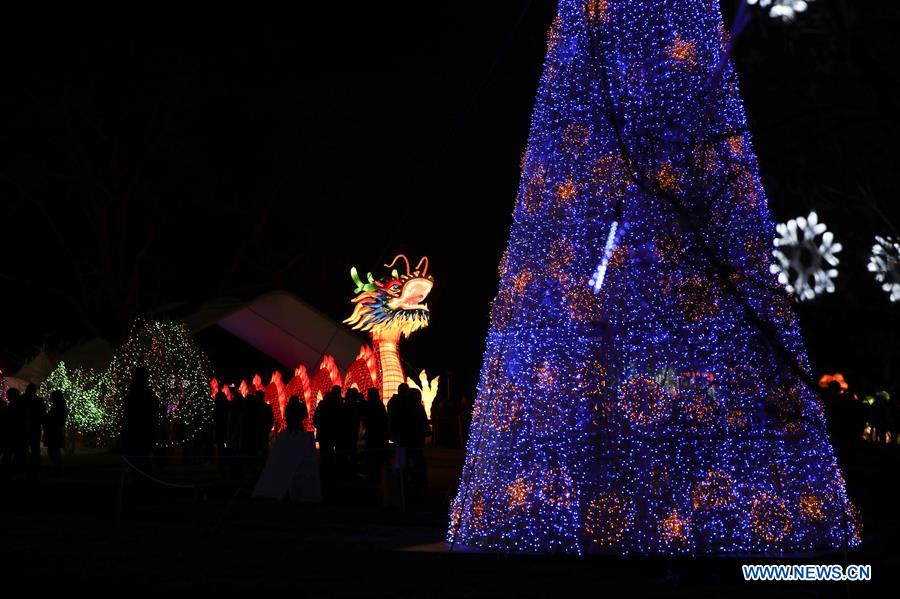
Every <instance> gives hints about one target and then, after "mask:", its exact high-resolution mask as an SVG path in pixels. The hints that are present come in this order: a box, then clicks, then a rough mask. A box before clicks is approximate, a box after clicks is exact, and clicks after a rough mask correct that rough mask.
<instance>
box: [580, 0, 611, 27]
mask: <svg viewBox="0 0 900 599" xmlns="http://www.w3.org/2000/svg"><path fill="white" fill-rule="evenodd" d="M583 10H584V16H585V18H586V19H587V20H588V23H590V24H592V25H593V24H596V23H605V22H606V21H608V20H609V1H608V0H587V2H585V3H584V7H583Z"/></svg>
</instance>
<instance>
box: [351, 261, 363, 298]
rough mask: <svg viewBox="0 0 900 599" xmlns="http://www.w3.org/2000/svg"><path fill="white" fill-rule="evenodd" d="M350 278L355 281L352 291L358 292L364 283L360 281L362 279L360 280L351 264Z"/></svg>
mask: <svg viewBox="0 0 900 599" xmlns="http://www.w3.org/2000/svg"><path fill="white" fill-rule="evenodd" d="M350 278H351V279H353V282H354V283H356V289H354V292H356V293H359V292H360V291H362V290H363V287H364V286H365V284H364V283H363V282H362V280H360V278H359V273H358V272H357V271H356V267H355V266H352V267H351V268H350Z"/></svg>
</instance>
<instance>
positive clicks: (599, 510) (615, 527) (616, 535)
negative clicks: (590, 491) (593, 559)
mask: <svg viewBox="0 0 900 599" xmlns="http://www.w3.org/2000/svg"><path fill="white" fill-rule="evenodd" d="M633 524H634V509H633V506H632V505H631V502H629V501H628V500H627V499H626V498H625V497H624V496H622V495H621V494H619V493H615V492H602V493H600V494H598V495H597V497H595V498H594V499H592V500H591V501H590V503H588V507H587V512H586V513H585V518H584V530H585V532H587V534H588V536H589V537H590V539H591V540H592V541H593V542H594V543H596V544H597V545H599V546H600V547H615V546H616V545H618V544H619V543H621V542H622V539H623V538H624V535H625V532H627V531H628V530H629V529H630V528H631V526H632V525H633Z"/></svg>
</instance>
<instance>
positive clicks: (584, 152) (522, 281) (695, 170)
mask: <svg viewBox="0 0 900 599" xmlns="http://www.w3.org/2000/svg"><path fill="white" fill-rule="evenodd" d="M727 37H728V34H727V30H726V29H725V28H724V26H723V23H722V20H721V16H720V14H719V9H718V6H717V5H716V4H715V3H710V2H707V1H705V0H703V1H701V0H679V1H677V2H668V3H665V5H664V6H661V5H660V4H659V3H653V2H639V1H637V0H634V1H628V2H611V1H609V2H607V1H604V0H560V2H559V14H558V16H557V17H556V19H555V20H554V22H553V25H552V26H551V29H550V32H549V34H548V45H547V58H546V62H545V67H544V73H543V76H542V78H541V82H540V88H539V91H538V94H537V99H536V102H535V106H534V113H533V117H532V124H531V132H530V136H529V141H528V149H527V150H526V151H525V152H524V153H523V157H522V162H521V165H522V173H521V183H520V187H519V193H518V197H517V201H516V204H515V208H514V212H513V224H512V227H511V231H510V236H509V241H508V245H507V248H506V251H505V252H504V254H503V259H502V261H501V264H500V268H499V275H500V285H499V290H498V292H497V295H496V297H495V299H494V301H493V304H492V306H491V313H490V316H491V321H490V329H489V332H488V336H487V340H486V348H485V354H484V362H483V367H482V372H481V379H480V382H479V385H478V390H477V396H476V401H475V406H474V410H473V420H472V425H471V431H470V436H469V440H468V443H467V448H466V455H467V457H466V460H465V462H464V465H463V473H462V479H461V483H460V487H459V492H458V494H457V496H456V497H455V498H454V500H453V502H452V505H451V510H450V526H449V530H448V539H449V540H450V541H451V543H453V544H455V545H462V546H468V547H475V548H479V549H482V550H488V551H523V552H563V553H574V554H581V553H585V552H610V553H616V554H660V555H672V554H684V553H692V552H694V553H701V552H702V553H726V554H727V553H732V554H735V553H753V552H798V551H811V550H819V549H838V548H842V547H844V546H845V545H849V546H855V545H857V544H858V543H859V540H860V536H859V535H860V532H859V531H860V529H859V523H858V520H859V519H858V512H856V511H855V508H854V507H853V506H852V504H851V503H850V502H849V499H848V497H847V494H846V490H845V485H844V482H843V479H842V478H841V476H840V471H839V469H838V467H837V462H836V460H835V456H834V453H833V451H832V448H831V446H830V443H829V440H828V436H827V433H826V428H825V422H824V415H823V413H822V407H821V405H820V403H819V401H818V398H817V397H816V395H815V393H814V391H813V390H811V389H809V388H807V387H806V386H805V385H804V383H803V380H802V378H803V377H801V376H800V375H799V374H798V371H805V372H809V364H808V362H807V359H806V356H805V349H804V347H803V342H802V339H801V336H800V331H799V328H798V326H797V320H796V317H795V315H794V313H793V310H792V303H791V301H790V298H789V296H788V295H787V294H786V293H785V291H784V288H783V287H782V286H780V285H779V284H778V281H777V276H776V275H775V274H773V273H771V272H770V271H769V256H770V253H769V252H770V249H771V248H770V246H769V244H770V240H771V239H772V238H773V236H774V233H775V223H774V222H773V221H772V218H771V215H770V213H769V210H768V206H767V204H766V197H765V192H764V190H763V188H762V185H761V183H760V178H759V174H758V172H757V165H756V158H755V156H754V153H753V148H752V144H751V139H750V135H749V133H747V132H746V131H747V121H746V118H745V115H744V110H743V106H742V102H741V99H740V96H739V92H738V85H737V79H736V76H735V73H734V72H733V69H732V67H731V65H730V63H729V62H726V63H725V64H724V67H723V63H722V60H723V58H724V57H723V52H724V50H725V48H726V47H727V46H728V44H727ZM714 73H715V74H716V76H715V77H711V75H712V74H714ZM570 189H574V192H573V193H572V194H570V193H569V190H570ZM623 223H627V224H628V230H627V234H625V235H620V233H621V229H622V224H623ZM616 229H618V231H616ZM617 237H618V238H619V239H616V238H617ZM610 240H613V241H610ZM604 264H605V269H604V268H603V266H604ZM598 265H599V266H598ZM523 273H527V275H526V274H523ZM591 273H593V274H594V276H593V277H589V276H588V275H590V274H591ZM595 289H597V290H598V291H599V292H598V293H596V294H595V293H594V290H595ZM751 310H752V314H750V311H751ZM759 321H762V323H763V326H765V329H766V330H767V331H774V333H773V336H774V337H776V338H777V339H776V341H775V342H773V341H772V340H771V337H769V336H766V335H764V334H763V333H762V332H761V325H760V324H759ZM775 343H777V347H776V346H775ZM784 355H789V356H791V357H792V358H793V359H794V360H795V362H796V364H795V367H794V368H792V367H790V366H789V365H788V364H787V363H786V359H785V358H784V357H783V356H784Z"/></svg>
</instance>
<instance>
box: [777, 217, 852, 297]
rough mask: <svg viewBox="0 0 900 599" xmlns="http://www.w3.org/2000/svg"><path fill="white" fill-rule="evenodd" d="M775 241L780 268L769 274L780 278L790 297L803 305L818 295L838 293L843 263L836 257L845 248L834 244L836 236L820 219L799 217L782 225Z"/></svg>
mask: <svg viewBox="0 0 900 599" xmlns="http://www.w3.org/2000/svg"><path fill="white" fill-rule="evenodd" d="M775 230H776V231H778V237H776V238H775V240H774V245H775V249H774V250H773V251H772V255H773V256H775V259H776V260H777V264H772V265H771V266H770V267H769V270H771V271H772V273H773V274H777V275H778V282H779V283H781V284H782V285H784V288H785V289H787V290H788V293H793V294H795V295H796V296H797V298H798V299H799V300H800V301H804V300H811V299H813V298H815V297H816V296H817V295H819V294H821V293H824V292H827V293H834V281H832V279H834V278H835V277H837V275H838V271H837V268H836V267H837V265H838V264H839V263H840V261H839V260H838V257H837V256H836V254H837V253H838V252H840V251H841V244H840V243H837V242H835V241H834V235H833V234H832V233H831V231H829V230H828V227H826V226H825V223H821V222H819V216H818V215H817V214H816V213H815V212H810V213H809V216H807V217H806V218H804V217H802V216H798V217H797V218H792V219H791V220H789V221H788V222H786V223H779V224H778V225H777V226H776V227H775Z"/></svg>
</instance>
